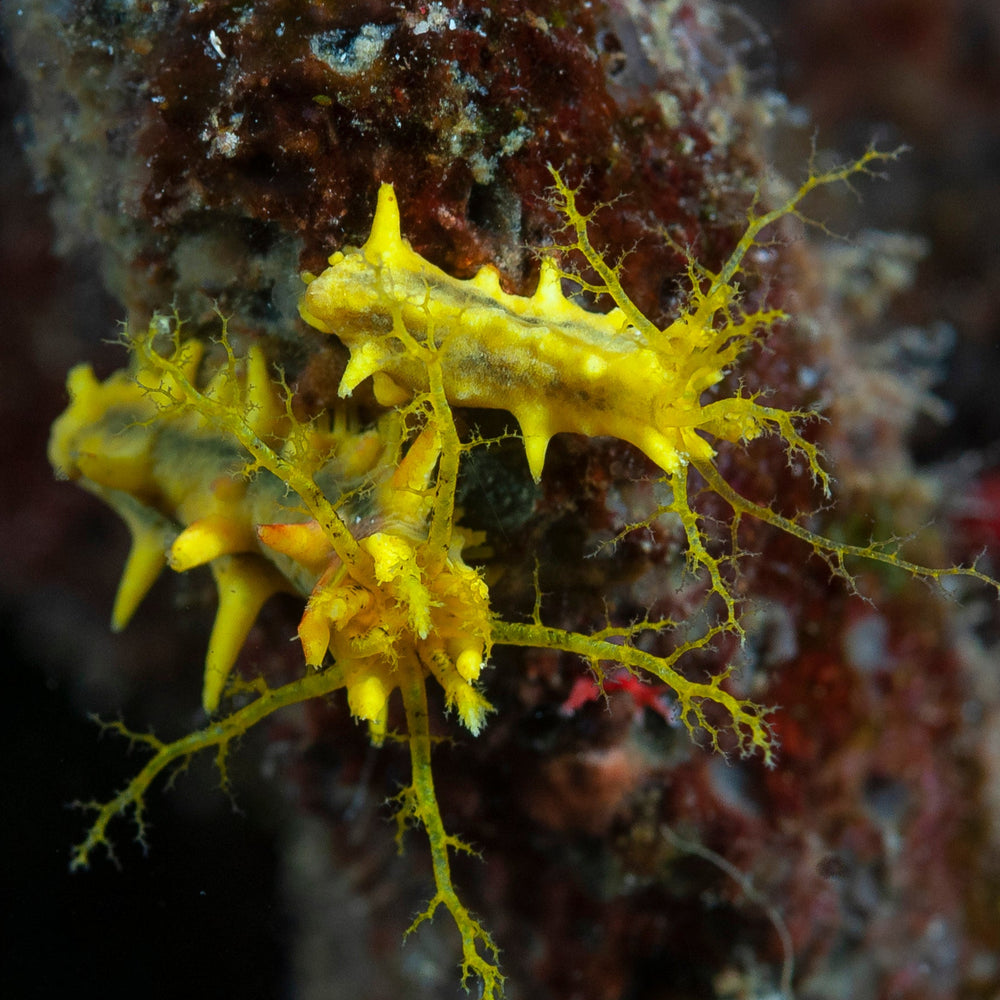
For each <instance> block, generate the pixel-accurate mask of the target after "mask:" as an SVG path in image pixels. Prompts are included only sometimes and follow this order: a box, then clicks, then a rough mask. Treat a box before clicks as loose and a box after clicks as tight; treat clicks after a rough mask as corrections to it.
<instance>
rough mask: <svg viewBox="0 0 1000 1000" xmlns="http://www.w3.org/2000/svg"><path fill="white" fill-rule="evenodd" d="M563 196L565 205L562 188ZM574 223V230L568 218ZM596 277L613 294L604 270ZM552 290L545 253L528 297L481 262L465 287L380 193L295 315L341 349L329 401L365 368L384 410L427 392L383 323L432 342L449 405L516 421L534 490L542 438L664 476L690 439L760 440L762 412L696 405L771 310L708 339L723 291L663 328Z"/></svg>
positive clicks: (389, 196)
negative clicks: (583, 441)
mask: <svg viewBox="0 0 1000 1000" xmlns="http://www.w3.org/2000/svg"><path fill="white" fill-rule="evenodd" d="M561 191H562V194H563V196H564V197H569V198H572V192H570V191H569V189H568V188H566V187H565V186H563V187H562V188H561ZM568 204H572V203H568ZM571 210H572V211H573V212H576V209H575V206H574V207H572V209H571ZM576 218H577V219H578V220H579V221H580V222H581V223H582V222H583V221H584V220H582V219H581V218H580V216H579V214H578V213H577V214H576ZM581 232H582V230H581ZM604 277H605V279H606V280H607V279H610V280H611V281H612V282H614V285H615V286H617V278H615V277H614V275H613V274H612V273H610V271H608V272H606V273H605V275H604ZM562 282H563V272H562V271H561V270H560V268H559V266H558V264H557V263H556V261H555V259H554V258H553V257H550V256H549V257H545V258H543V261H542V267H541V273H540V275H539V279H538V286H537V288H536V289H535V292H534V294H532V295H531V296H519V295H508V294H507V293H505V292H504V291H503V289H502V288H501V287H500V276H499V274H498V272H497V270H496V269H495V268H493V267H489V266H487V267H484V268H482V269H481V270H480V271H479V272H478V273H477V274H476V276H475V277H474V278H471V279H469V280H468V281H459V280H457V279H455V278H452V277H451V276H449V275H447V274H445V273H444V272H443V271H442V270H440V269H439V268H436V267H434V266H433V265H432V264H430V263H429V262H428V261H426V260H424V259H423V258H422V257H420V255H419V254H416V253H414V252H413V250H412V248H411V247H410V246H409V244H408V243H406V242H405V241H404V240H403V239H402V237H401V235H400V227H399V209H398V206H397V203H396V196H395V192H394V191H393V189H392V186H391V185H388V184H383V185H382V187H381V189H380V191H379V200H378V208H377V210H376V212H375V220H374V222H373V223H372V231H371V235H370V236H369V237H368V240H367V241H366V243H365V244H364V246H363V247H361V248H360V249H359V250H356V251H347V252H341V253H337V254H335V255H334V256H333V257H331V258H330V267H329V268H328V269H327V270H325V271H324V272H323V273H322V274H321V275H320V276H319V277H318V278H316V279H315V280H314V281H312V282H310V284H309V288H308V290H307V291H306V295H305V297H304V299H303V301H302V305H301V307H300V311H301V313H302V317H303V319H305V320H306V321H307V322H308V323H310V324H312V325H313V326H315V327H317V328H318V329H320V330H322V331H323V332H324V333H333V334H336V335H337V336H338V337H339V338H340V340H341V341H342V342H343V343H344V344H345V345H346V346H347V347H348V348H350V350H351V360H350V364H349V365H348V366H347V370H346V372H345V373H344V377H343V379H342V381H341V385H340V392H341V395H349V394H350V393H351V392H353V390H354V389H355V388H356V387H357V386H358V384H359V383H360V382H362V381H363V380H364V379H365V378H367V377H369V376H370V375H373V374H376V373H379V374H381V375H383V376H387V377H388V381H389V383H390V384H386V382H385V381H382V382H380V383H377V384H376V392H377V393H379V394H380V399H382V400H383V401H385V402H386V403H391V402H392V400H393V397H394V393H393V389H394V388H396V389H399V390H401V391H402V393H403V396H404V397H405V396H409V395H411V394H412V393H413V392H415V391H420V390H426V388H427V376H426V371H425V370H424V369H423V368H422V366H421V365H420V363H419V361H418V360H417V359H415V358H413V357H412V356H410V355H409V354H408V352H407V351H406V349H405V346H404V345H403V343H402V342H401V341H400V340H399V338H398V337H396V336H394V334H393V330H394V326H395V325H396V324H397V323H399V324H401V325H402V326H403V327H405V329H406V330H407V331H409V332H410V333H411V334H413V335H415V336H418V337H420V338H421V339H425V338H429V339H431V340H432V341H433V342H434V343H435V344H436V345H437V348H438V351H439V353H440V357H441V363H442V368H443V371H444V389H445V393H446V394H447V396H448V400H449V401H450V402H451V403H452V404H453V405H456V406H474V407H482V408H489V409H502V410H508V411H510V412H511V413H513V414H514V416H515V417H517V420H518V423H519V424H520V425H521V433H522V435H523V437H524V446H525V451H526V452H527V456H528V467H529V469H530V470H531V474H532V476H533V477H534V479H535V481H536V482H537V481H538V480H539V479H541V475H542V467H543V466H544V464H545V453H546V451H547V449H548V444H549V441H550V439H551V438H552V436H553V435H555V434H558V433H562V432H570V433H574V434H585V435H587V436H590V437H594V436H598V435H607V436H611V437H617V438H620V439H622V440H623V441H628V442H629V443H630V444H634V445H635V446H636V447H638V448H639V449H641V450H642V451H644V452H645V453H646V454H647V455H648V456H649V457H650V458H651V459H652V460H653V462H655V464H656V465H658V466H659V467H660V468H661V469H663V470H664V471H665V472H667V473H675V472H677V471H678V469H679V468H680V467H681V466H682V465H683V464H685V463H686V462H687V461H688V460H689V458H691V457H697V458H700V459H704V460H710V459H711V458H712V455H713V454H714V453H713V451H712V448H711V446H710V445H709V444H708V442H707V441H706V440H705V439H704V438H703V437H702V436H701V434H700V433H699V431H701V432H704V431H708V432H709V433H712V434H714V435H715V436H717V437H723V438H725V439H726V440H729V441H738V440H740V439H750V438H753V437H755V436H756V435H757V434H758V433H759V432H760V429H761V426H762V424H763V423H764V422H765V421H766V413H767V411H766V410H765V409H764V408H763V407H760V406H756V407H755V406H754V404H753V403H752V401H749V400H743V399H734V400H727V401H723V402H721V403H719V404H717V405H716V406H714V407H712V408H711V409H710V408H707V407H703V406H702V405H701V398H702V394H703V393H704V391H705V390H706V389H709V388H710V387H711V386H713V385H715V384H717V383H718V382H719V381H720V380H721V379H722V377H723V373H724V371H725V369H726V367H727V365H729V364H730V363H731V362H732V361H733V359H734V358H735V357H737V356H738V355H739V354H740V353H741V352H742V350H743V349H744V348H745V346H746V342H747V340H748V339H749V338H750V337H751V336H752V334H753V331H754V330H755V329H757V328H758V327H759V326H761V325H767V324H768V323H769V322H771V321H772V320H773V319H775V318H776V317H777V316H778V313H777V312H771V313H762V314H757V315H753V316H749V317H746V318H745V319H744V320H743V321H742V322H741V323H740V324H739V325H737V324H734V323H730V324H728V325H726V326H724V327H723V328H722V329H721V330H717V329H715V328H714V326H713V322H712V321H713V320H714V318H715V317H716V316H717V315H718V314H720V313H722V312H724V310H725V309H726V307H727V306H728V304H729V300H730V299H731V297H732V289H729V288H728V287H725V286H722V287H716V288H713V289H711V290H710V292H709V293H708V294H707V295H704V296H703V295H702V291H701V288H700V286H699V285H698V284H697V283H695V286H694V291H695V295H696V300H695V301H694V302H693V303H692V305H691V307H690V311H688V312H685V313H684V315H682V316H681V317H680V318H679V319H677V320H676V321H675V322H674V323H672V324H671V325H670V326H668V327H667V328H666V329H664V330H662V331H661V330H658V329H657V328H656V327H655V326H653V324H651V323H650V322H649V321H648V320H647V319H646V318H645V317H644V316H643V315H642V314H641V313H640V312H638V310H637V309H636V308H635V306H634V305H633V304H632V303H631V301H630V300H628V299H627V298H625V297H624V296H623V295H622V294H619V296H618V298H619V299H621V302H622V305H624V307H625V308H624V309H623V308H622V305H617V306H616V307H615V308H614V309H613V310H612V311H611V312H607V313H595V312H590V311H588V310H586V309H584V308H582V307H581V306H580V305H578V304H577V303H575V302H573V301H571V300H569V299H567V298H566V297H565V295H564V294H563V291H562ZM618 287H619V289H620V286H618ZM373 303H374V304H375V307H374V308H373ZM397 398H398V397H397Z"/></svg>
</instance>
